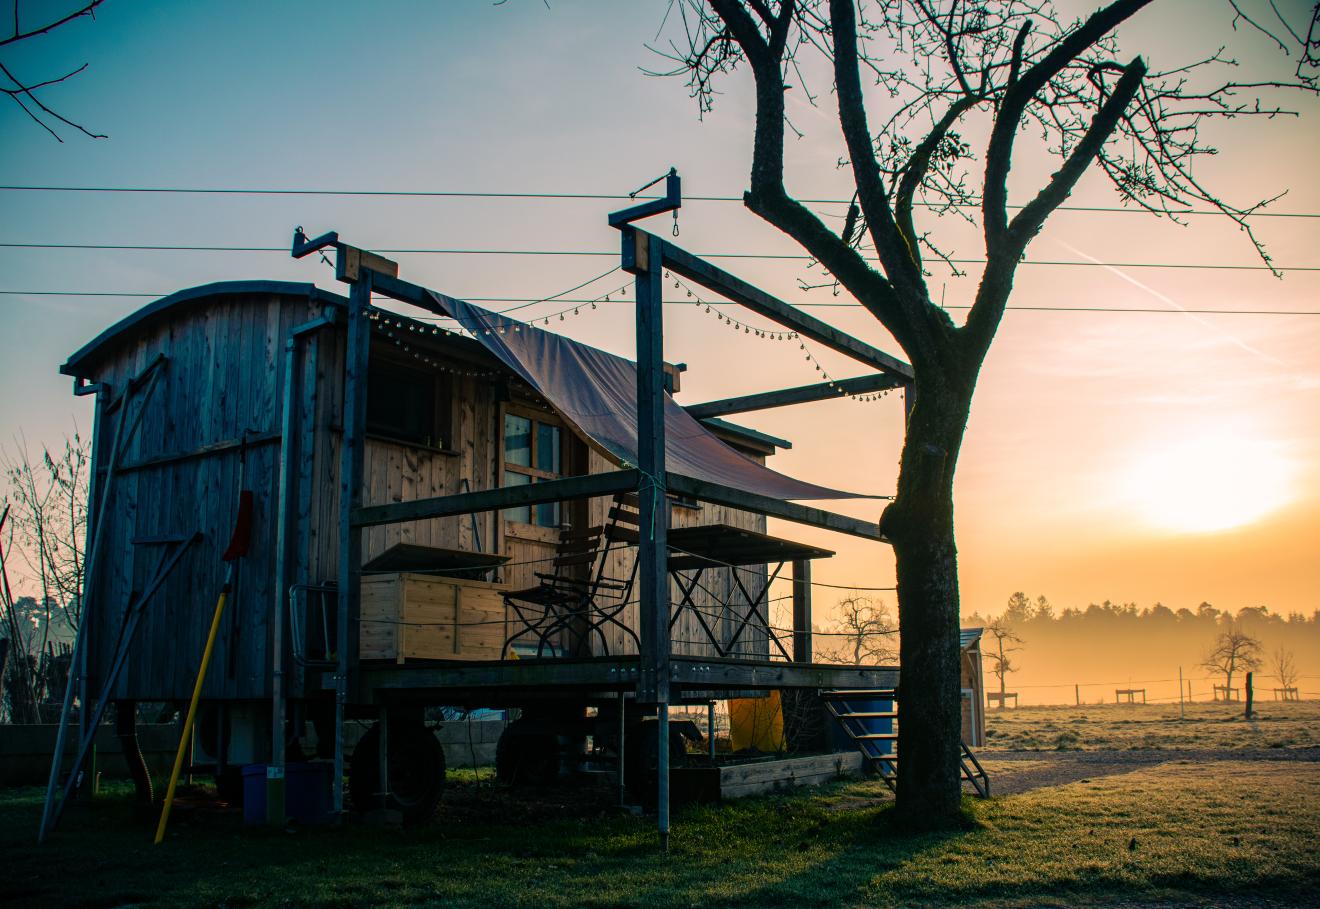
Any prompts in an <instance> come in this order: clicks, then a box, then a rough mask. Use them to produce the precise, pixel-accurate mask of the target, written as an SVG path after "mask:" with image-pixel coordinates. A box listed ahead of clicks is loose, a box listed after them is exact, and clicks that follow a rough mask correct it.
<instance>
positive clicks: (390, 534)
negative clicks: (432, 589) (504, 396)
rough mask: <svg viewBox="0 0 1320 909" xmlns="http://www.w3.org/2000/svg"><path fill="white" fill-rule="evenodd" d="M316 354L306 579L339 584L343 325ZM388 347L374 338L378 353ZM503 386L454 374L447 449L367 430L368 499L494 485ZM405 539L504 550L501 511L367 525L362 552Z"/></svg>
mask: <svg viewBox="0 0 1320 909" xmlns="http://www.w3.org/2000/svg"><path fill="white" fill-rule="evenodd" d="M318 343H319V344H320V351H319V353H318V357H317V368H316V375H317V385H318V388H319V397H318V399H317V401H316V402H315V404H314V409H315V413H316V420H315V423H316V435H315V441H314V443H313V446H312V450H313V456H312V459H311V461H312V465H311V474H312V476H313V477H314V480H313V483H312V486H313V488H312V490H311V494H310V496H309V501H308V511H309V514H308V517H309V522H310V523H309V532H308V533H307V534H306V537H305V543H304V544H303V545H305V549H302V550H301V551H302V552H303V553H304V555H303V556H302V558H301V559H300V561H301V562H303V563H304V564H305V565H306V566H307V567H306V574H307V578H306V580H305V581H304V583H311V584H325V583H333V582H334V581H335V579H336V577H337V573H338V570H339V548H338V547H339V538H338V525H339V468H340V445H341V440H342V437H343V429H342V427H343V397H344V396H343V380H344V376H343V356H344V332H343V330H342V329H340V330H337V331H335V332H323V333H322V335H321V337H320V339H319V342H318ZM383 349H384V348H382V347H378V346H375V345H373V347H372V351H371V353H372V354H373V355H374V354H378V353H380V352H381V351H382V350H383ZM495 398H496V386H495V384H494V383H493V382H492V381H491V380H490V379H488V378H482V377H479V376H465V375H455V376H453V381H452V396H451V414H452V421H453V425H452V427H451V428H452V434H453V440H452V442H450V444H449V448H448V449H447V450H444V451H440V450H436V449H433V448H427V447H424V446H419V445H409V444H407V443H403V442H395V441H391V440H387V439H381V438H375V437H371V436H368V437H367V439H366V442H365V446H364V447H365V453H364V458H363V478H364V483H363V495H362V501H363V504H364V505H385V504H389V503H392V502H406V501H409V500H412V499H424V498H429V497H431V496H441V495H454V494H457V493H460V492H468V491H476V490H480V489H489V488H491V487H492V486H494V485H495V477H496V473H495V451H496V446H497V445H498V444H499V436H498V429H497V426H496V416H497V414H498V405H497V404H496V400H495ZM398 543H415V544H418V545H422V546H437V547H442V548H447V549H463V550H467V551H470V552H497V551H499V550H498V549H497V548H496V547H497V546H498V539H497V536H496V526H495V517H494V515H492V514H490V513H485V514H479V515H477V516H476V518H475V520H473V518H472V517H471V516H468V515H458V516H454V517H448V518H434V519H431V520H426V521H408V522H406V523H402V524H389V525H382V526H379V527H371V528H368V529H367V531H366V533H365V534H364V535H363V541H362V557H363V561H364V562H368V561H370V560H371V559H374V558H375V557H376V556H378V555H380V554H381V553H382V552H384V551H385V550H387V549H389V548H390V547H391V546H394V545H396V544H398Z"/></svg>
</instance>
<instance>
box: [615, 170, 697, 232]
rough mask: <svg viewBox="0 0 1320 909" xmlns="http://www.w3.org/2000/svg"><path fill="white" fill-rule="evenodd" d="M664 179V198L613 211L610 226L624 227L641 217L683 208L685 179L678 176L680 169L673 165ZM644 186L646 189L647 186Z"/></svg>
mask: <svg viewBox="0 0 1320 909" xmlns="http://www.w3.org/2000/svg"><path fill="white" fill-rule="evenodd" d="M664 181H665V194H664V197H663V198H660V199H652V200H650V201H649V202H643V203H642V204H641V205H634V206H632V207H630V208H624V209H620V210H619V211H616V212H613V213H612V214H611V215H610V227H622V226H623V225H625V224H628V223H630V222H632V221H636V220H638V219H639V218H649V217H650V216H651V215H658V214H661V213H662V212H667V211H673V210H675V209H677V208H681V207H682V205H683V181H682V180H681V179H680V178H679V176H678V170H677V169H675V168H673V167H671V168H669V173H667V174H665V176H664ZM657 182H658V181H657ZM642 188H643V189H645V188H646V187H642ZM639 192H640V190H639Z"/></svg>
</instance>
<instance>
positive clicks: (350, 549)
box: [334, 271, 371, 818]
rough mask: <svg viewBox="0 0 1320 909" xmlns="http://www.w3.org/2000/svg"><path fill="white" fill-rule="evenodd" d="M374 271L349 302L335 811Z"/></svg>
mask: <svg viewBox="0 0 1320 909" xmlns="http://www.w3.org/2000/svg"><path fill="white" fill-rule="evenodd" d="M370 305H371V272H370V271H364V272H362V273H361V275H360V277H359V278H358V280H357V281H356V282H355V283H354V284H353V289H352V291H351V292H350V294H349V301H348V342H347V344H345V346H344V414H343V426H344V429H343V434H342V435H341V437H340V451H339V591H338V594H339V615H338V616H337V619H338V621H337V623H336V631H337V640H336V642H335V649H336V651H337V652H338V657H339V658H338V662H337V664H336V666H335V770H334V811H335V814H336V816H338V817H340V818H342V817H343V811H344V712H345V709H346V708H347V706H348V675H349V672H350V671H351V670H352V669H353V668H354V667H355V666H356V664H357V634H356V633H355V632H356V631H357V616H358V605H359V600H360V599H361V593H362V591H361V589H360V584H361V580H362V529H361V528H360V527H354V526H353V521H352V517H353V509H355V508H357V507H358V506H359V505H361V504H362V469H363V457H364V451H365V447H364V440H363V436H362V433H363V427H364V425H365V423H366V414H367V359H368V352H369V350H370V346H371V326H370V325H369V324H368V322H367V308H368V307H369V306H370Z"/></svg>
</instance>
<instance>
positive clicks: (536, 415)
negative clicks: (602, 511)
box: [499, 404, 572, 531]
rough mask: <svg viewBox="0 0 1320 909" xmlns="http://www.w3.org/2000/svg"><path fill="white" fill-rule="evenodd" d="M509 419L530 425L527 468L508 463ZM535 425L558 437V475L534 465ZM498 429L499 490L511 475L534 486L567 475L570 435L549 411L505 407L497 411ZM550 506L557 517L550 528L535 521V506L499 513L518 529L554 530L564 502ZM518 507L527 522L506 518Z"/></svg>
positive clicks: (562, 511)
mask: <svg viewBox="0 0 1320 909" xmlns="http://www.w3.org/2000/svg"><path fill="white" fill-rule="evenodd" d="M510 416H515V417H521V418H522V419H524V420H527V421H529V422H530V423H531V431H530V433H529V438H530V443H529V448H528V461H529V462H530V465H528V466H524V465H522V464H514V463H512V462H510V461H509V460H508V447H507V445H508V442H507V439H508V436H507V434H506V429H507V422H508V418H509V417H510ZM538 424H540V425H543V426H549V427H553V428H554V429H556V430H558V435H559V458H558V460H559V472H558V473H555V472H552V471H548V470H541V469H540V468H538V467H536V466H535V465H536V463H537V452H538V447H539V445H540V442H539V433H538V432H537V429H536V427H537V425H538ZM499 428H500V439H499V453H500V454H499V457H500V488H505V487H507V486H509V485H510V484H509V482H508V480H507V477H508V475H509V474H511V473H512V474H518V475H521V476H525V477H528V478H529V482H530V483H536V482H537V481H539V480H558V479H562V478H563V477H565V476H568V474H566V473H564V469H565V466H566V465H567V463H568V458H569V440H570V438H571V436H572V433H570V432H569V429H568V427H567V426H566V425H565V424H564V421H563V420H562V419H560V418H559V416H558V415H557V414H555V413H553V412H552V411H548V410H541V409H539V408H536V407H529V406H525V405H518V404H506V405H505V406H504V407H503V408H501V410H500V423H499ZM553 504H555V505H557V506H558V514H559V519H558V521H556V522H555V523H554V524H553V525H547V524H541V523H539V522H538V521H537V520H536V509H537V508H538V507H540V506H537V505H517V506H513V507H512V508H506V509H504V511H503V512H502V514H503V516H504V520H505V521H506V522H508V523H510V524H514V525H516V526H517V527H518V528H520V529H521V528H529V527H531V528H537V530H539V531H558V530H559V528H560V527H561V526H562V525H563V523H564V510H563V505H564V503H563V502H557V503H553ZM519 508H527V509H528V517H529V518H531V520H527V521H523V520H521V519H519V518H514V517H510V516H509V512H511V511H513V510H515V509H519Z"/></svg>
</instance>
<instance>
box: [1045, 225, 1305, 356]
mask: <svg viewBox="0 0 1320 909" xmlns="http://www.w3.org/2000/svg"><path fill="white" fill-rule="evenodd" d="M1055 242H1056V243H1058V244H1059V245H1060V246H1062V247H1064V248H1065V249H1067V250H1068V251H1069V252H1071V253H1072V254H1073V255H1077V256H1081V257H1082V258H1083V259H1086V260H1088V261H1090V262H1093V263H1095V264H1096V265H1099V266H1100V267H1101V268H1103V269H1104V270H1105V271H1107V272H1109V273H1111V274H1113V275H1116V276H1117V277H1119V278H1122V279H1123V280H1124V281H1126V282H1128V283H1129V284H1131V285H1132V286H1133V287H1136V288H1137V289H1139V290H1143V291H1145V292H1146V293H1148V294H1150V295H1151V296H1152V297H1154V298H1155V299H1157V300H1159V301H1160V302H1161V303H1164V304H1167V305H1168V306H1170V307H1172V308H1173V309H1175V310H1177V311H1178V312H1180V313H1183V314H1185V315H1186V316H1187V318H1189V319H1192V320H1194V321H1196V322H1199V323H1200V324H1202V325H1204V326H1205V327H1207V328H1209V329H1212V330H1213V331H1216V332H1218V333H1219V334H1221V335H1223V336H1224V337H1225V338H1228V339H1229V340H1230V341H1232V342H1233V343H1234V344H1236V345H1237V346H1238V347H1241V348H1242V349H1243V350H1245V351H1246V352H1247V353H1250V354H1255V355H1256V356H1258V357H1260V358H1261V359H1263V360H1269V361H1270V362H1271V363H1278V364H1279V365H1280V366H1287V365H1288V364H1287V363H1284V362H1283V361H1282V360H1280V359H1279V358H1278V357H1275V356H1272V355H1270V354H1267V353H1266V352H1265V351H1263V350H1258V349H1257V348H1255V347H1252V346H1251V345H1250V344H1248V343H1247V342H1246V341H1243V340H1242V339H1241V338H1239V337H1238V336H1237V335H1235V334H1233V333H1232V332H1228V331H1225V330H1224V329H1223V328H1222V327H1220V326H1219V325H1216V324H1215V323H1213V322H1211V321H1210V320H1209V319H1203V318H1201V317H1200V316H1199V315H1197V314H1196V313H1193V312H1188V311H1187V308H1186V307H1185V306H1183V305H1182V304H1181V303H1179V302H1178V301H1177V300H1175V299H1173V298H1172V297H1168V296H1165V295H1164V294H1162V293H1160V292H1159V291H1158V290H1156V289H1155V288H1153V287H1150V286H1148V285H1146V284H1142V283H1141V282H1140V281H1138V280H1137V279H1136V278H1134V277H1132V276H1131V275H1129V274H1128V273H1127V272H1125V271H1123V270H1121V269H1118V268H1115V267H1114V266H1112V265H1106V264H1104V263H1103V262H1101V261H1100V260H1099V259H1097V258H1095V256H1092V255H1090V254H1089V253H1085V252H1083V251H1082V250H1080V249H1078V248H1077V247H1076V246H1073V245H1072V244H1071V243H1066V242H1064V241H1063V240H1056V241H1055Z"/></svg>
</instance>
